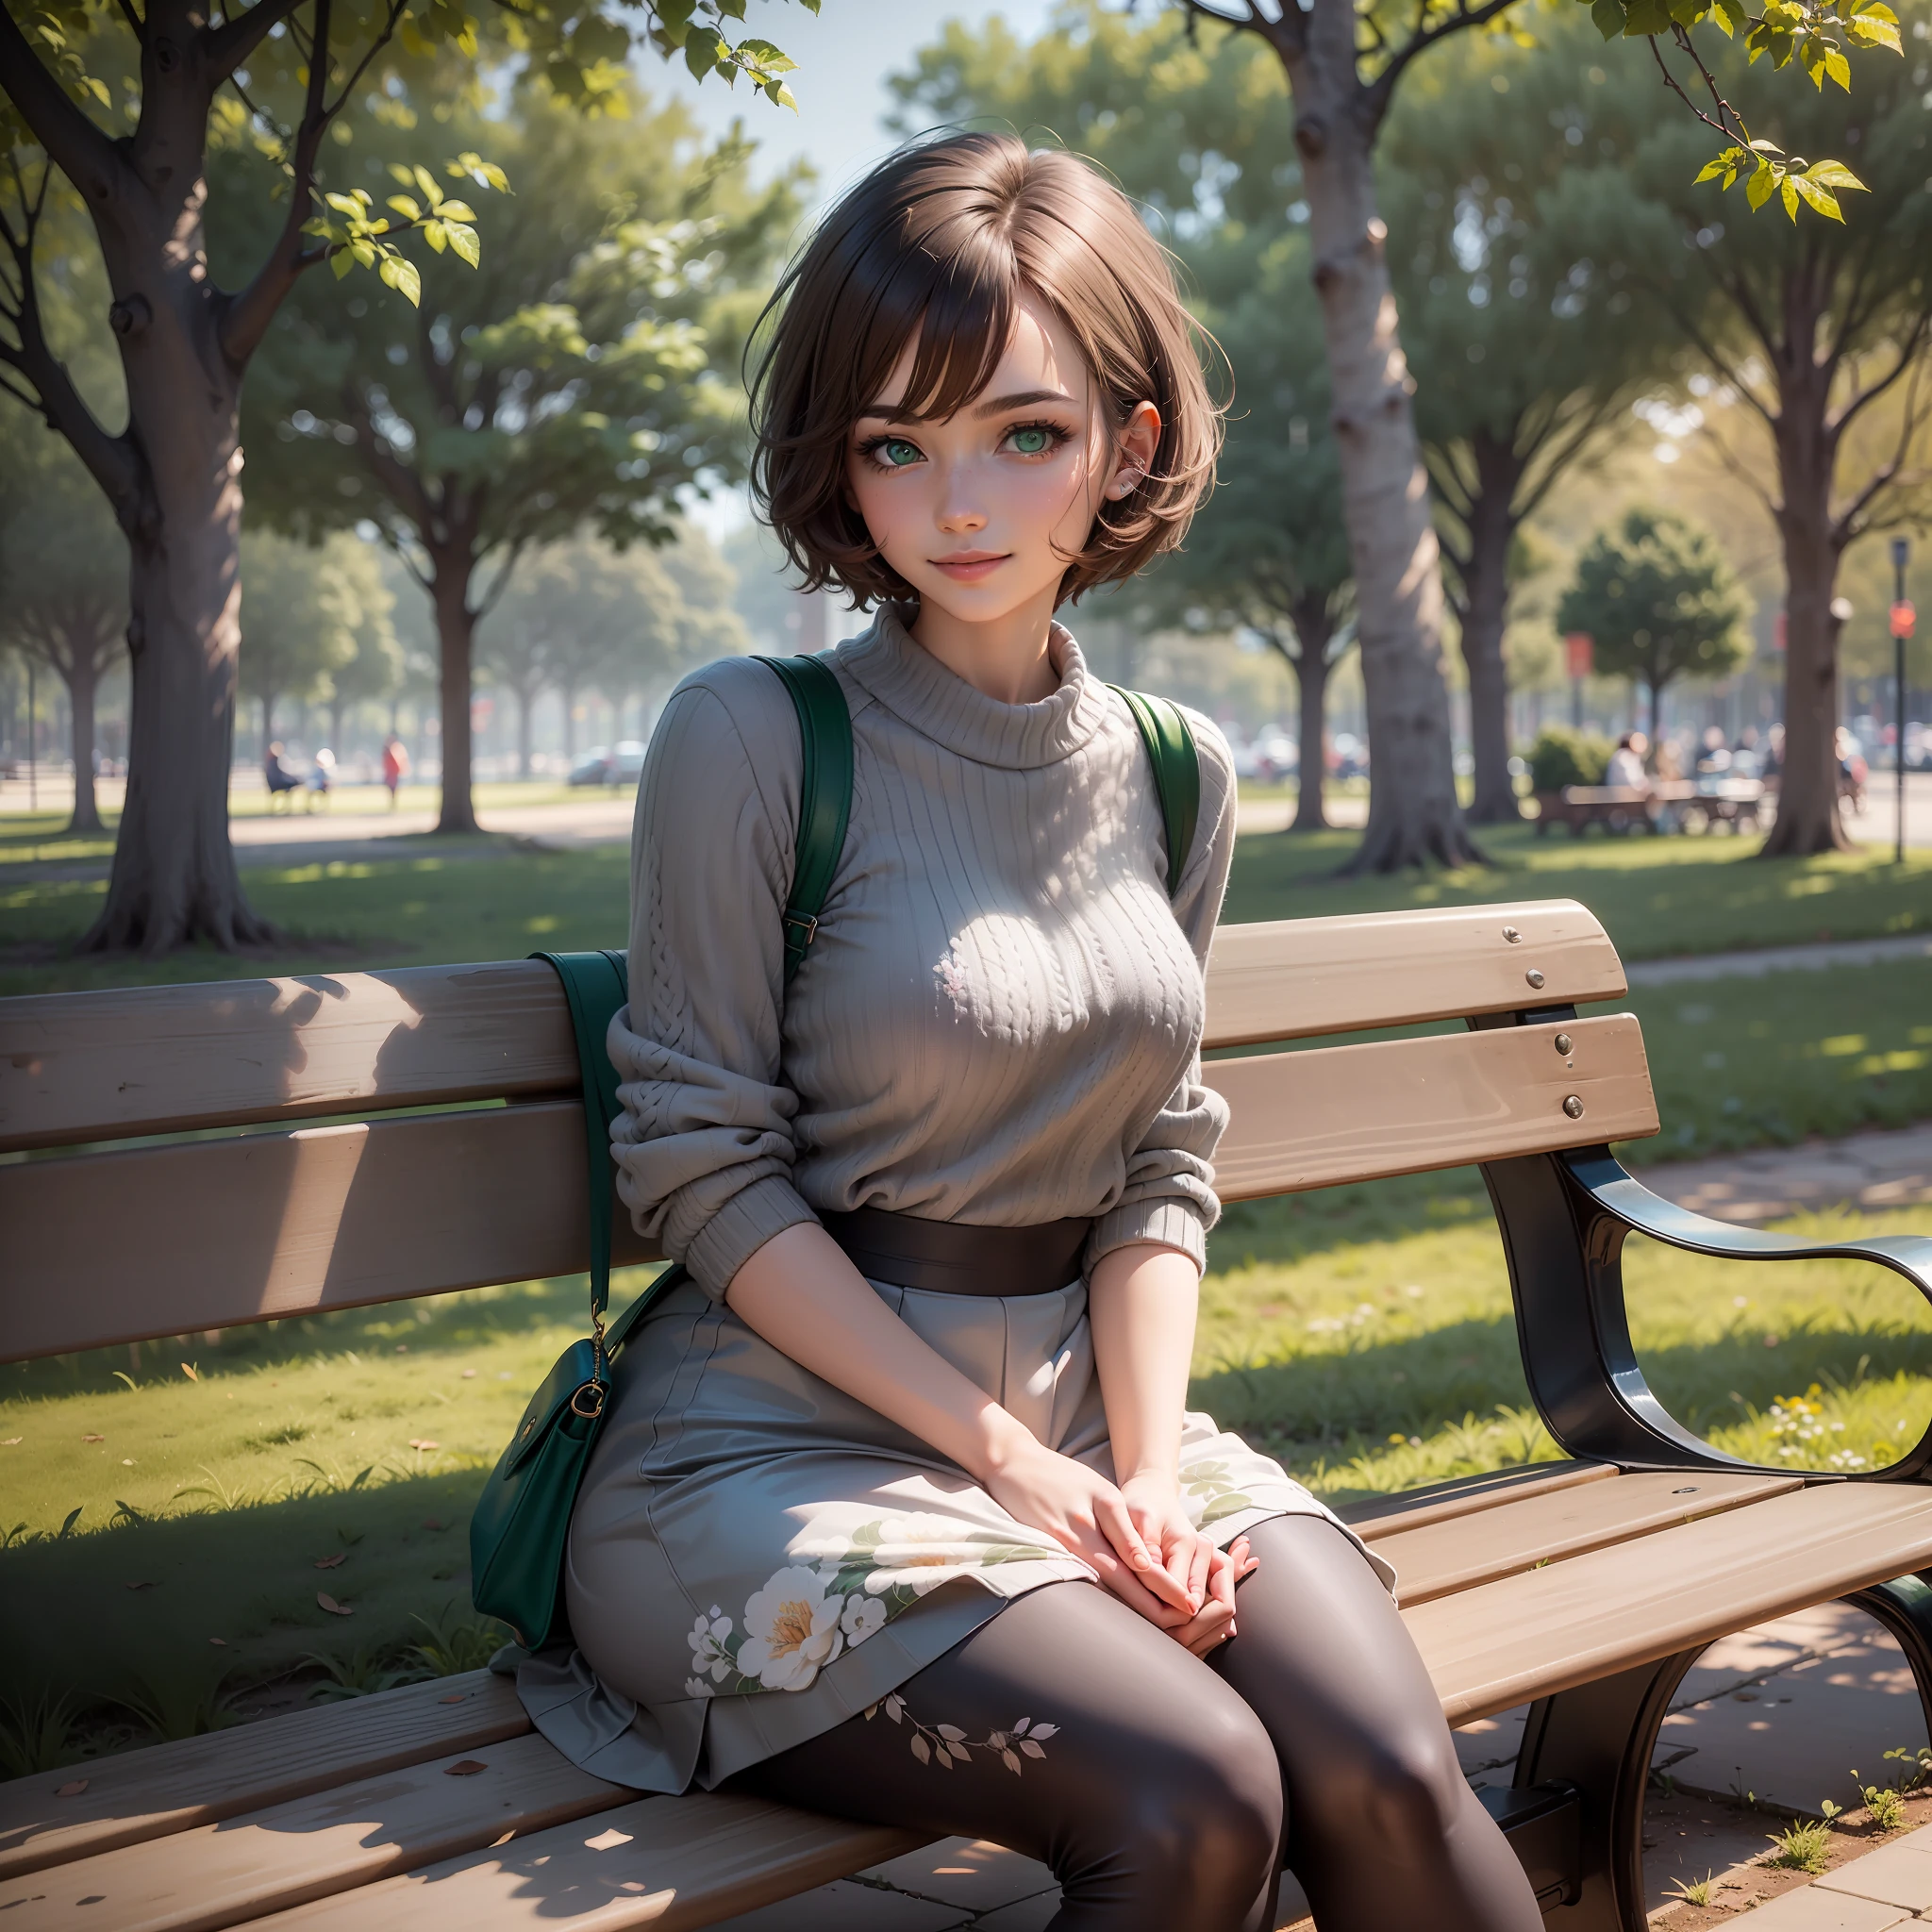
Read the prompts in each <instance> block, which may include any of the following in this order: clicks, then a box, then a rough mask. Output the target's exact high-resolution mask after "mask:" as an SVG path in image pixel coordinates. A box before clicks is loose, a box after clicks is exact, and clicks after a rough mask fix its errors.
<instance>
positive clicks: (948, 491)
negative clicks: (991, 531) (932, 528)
mask: <svg viewBox="0 0 1932 1932" xmlns="http://www.w3.org/2000/svg"><path fill="white" fill-rule="evenodd" d="M977 495H978V492H977V491H974V490H970V489H968V488H967V487H966V479H965V478H964V477H963V476H961V475H958V473H957V472H956V473H954V474H953V475H949V476H947V478H946V487H945V489H944V491H942V493H941V497H940V508H939V516H938V519H937V521H938V523H939V526H940V528H941V530H943V531H944V532H945V533H946V535H947V536H949V537H963V536H966V535H968V534H970V533H971V532H972V531H974V530H983V529H985V528H986V525H987V521H988V519H987V513H986V511H985V510H984V509H982V508H980V507H979V506H978V504H977V502H976V501H975V498H976V497H977Z"/></svg>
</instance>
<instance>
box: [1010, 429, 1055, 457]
mask: <svg viewBox="0 0 1932 1932" xmlns="http://www.w3.org/2000/svg"><path fill="white" fill-rule="evenodd" d="M1012 442H1013V447H1014V449H1015V450H1017V451H1018V452H1019V453H1020V455H1022V456H1023V457H1043V456H1044V455H1045V454H1046V453H1047V451H1048V450H1050V449H1051V448H1052V447H1053V431H1052V430H1050V429H1042V428H1041V426H1040V425H1038V424H1034V425H1031V426H1030V427H1028V428H1025V429H1016V430H1014V431H1013V437H1012Z"/></svg>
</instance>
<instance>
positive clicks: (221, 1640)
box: [208, 1637, 228, 1650]
mask: <svg viewBox="0 0 1932 1932" xmlns="http://www.w3.org/2000/svg"><path fill="white" fill-rule="evenodd" d="M208 1641H209V1642H210V1643H212V1644H213V1645H214V1647H215V1648H216V1649H217V1650H226V1649H227V1647H228V1640H227V1639H226V1638H225V1637H210V1638H209V1639H208Z"/></svg>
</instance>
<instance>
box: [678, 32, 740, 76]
mask: <svg viewBox="0 0 1932 1932" xmlns="http://www.w3.org/2000/svg"><path fill="white" fill-rule="evenodd" d="M730 52H731V49H730V48H729V47H727V46H726V45H725V44H724V42H723V41H722V40H720V39H719V37H718V36H717V34H716V33H714V32H713V31H712V30H711V29H710V28H709V27H695V26H694V27H692V28H691V31H690V32H689V33H688V34H686V35H685V37H684V64H685V65H686V66H687V67H688V68H690V69H691V75H692V78H694V79H696V80H702V79H704V77H705V75H708V74H709V73H710V72H711V70H712V69H713V68H715V67H716V66H717V65H718V62H719V58H720V57H721V56H722V57H728V56H729V55H730Z"/></svg>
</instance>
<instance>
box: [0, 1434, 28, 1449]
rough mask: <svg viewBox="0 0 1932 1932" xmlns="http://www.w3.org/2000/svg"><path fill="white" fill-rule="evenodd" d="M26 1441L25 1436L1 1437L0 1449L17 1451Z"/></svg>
mask: <svg viewBox="0 0 1932 1932" xmlns="http://www.w3.org/2000/svg"><path fill="white" fill-rule="evenodd" d="M25 1441H26V1438H25V1436H0V1449H16V1448H18V1447H19V1446H20V1444H21V1443H23V1442H25Z"/></svg>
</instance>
